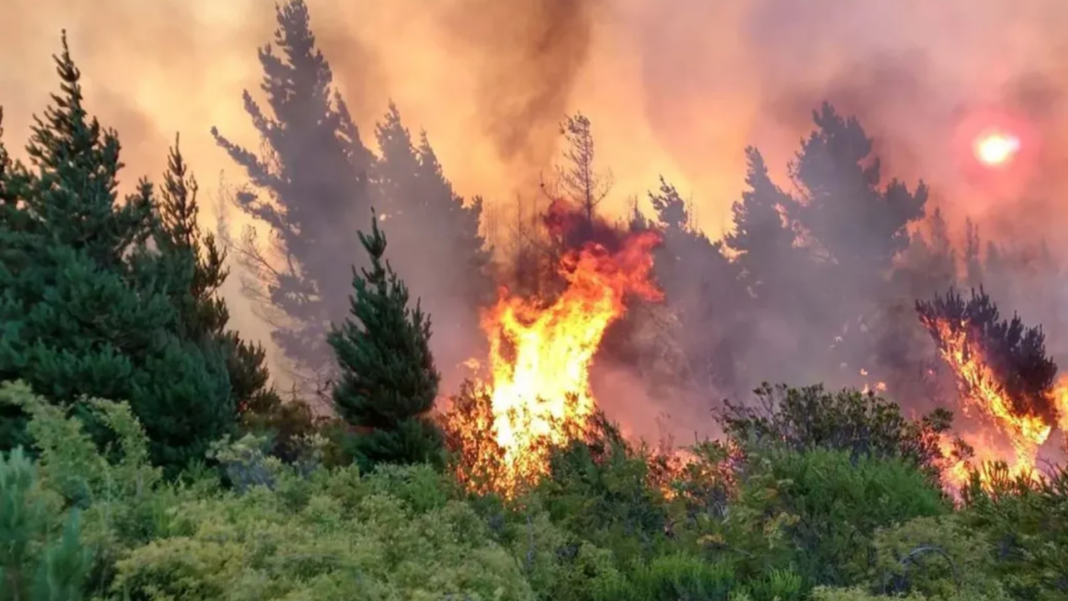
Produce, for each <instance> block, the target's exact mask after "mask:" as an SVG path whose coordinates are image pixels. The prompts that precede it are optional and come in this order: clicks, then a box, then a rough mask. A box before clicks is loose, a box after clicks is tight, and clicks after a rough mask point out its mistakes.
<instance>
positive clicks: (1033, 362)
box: [916, 288, 1057, 475]
mask: <svg viewBox="0 0 1068 601" xmlns="http://www.w3.org/2000/svg"><path fill="white" fill-rule="evenodd" d="M916 311H917V312H918V313H919V318H920V321H921V323H923V325H924V326H925V327H926V328H927V331H928V332H929V333H930V334H931V337H932V338H934V341H935V343H936V344H937V345H938V350H939V353H940V354H941V356H942V358H943V359H944V360H945V361H946V363H948V364H949V366H950V368H952V370H953V372H954V375H955V376H956V380H957V384H958V388H959V391H960V395H961V397H962V399H963V401H964V403H965V413H966V414H967V413H968V410H969V409H972V408H974V409H978V410H979V411H980V413H981V414H982V417H984V418H986V419H987V420H991V421H993V422H994V423H995V424H996V425H997V426H998V428H999V429H1000V430H1001V431H1002V432H1003V433H1004V434H1005V435H1006V436H1008V438H1009V442H1010V443H1011V444H1012V448H1013V450H1014V452H1015V455H1016V458H1015V463H1014V465H1013V466H1012V472H1013V473H1014V474H1017V475H1024V474H1029V473H1031V472H1032V471H1033V468H1034V465H1035V460H1036V458H1037V456H1038V448H1039V447H1040V446H1041V445H1042V444H1043V443H1044V442H1045V441H1046V439H1047V438H1048V437H1049V435H1050V432H1051V431H1052V429H1053V424H1054V423H1055V420H1056V419H1057V416H1056V413H1057V411H1056V408H1055V404H1054V403H1055V400H1054V378H1055V377H1056V375H1057V365H1056V364H1055V363H1054V362H1053V360H1052V359H1050V358H1049V357H1048V356H1047V355H1046V345H1045V335H1044V334H1043V332H1042V328H1041V327H1034V328H1028V327H1026V326H1024V324H1023V321H1022V320H1021V319H1020V317H1019V316H1018V315H1013V317H1012V319H1011V320H1004V319H1001V317H1000V314H999V312H998V308H997V305H995V304H994V302H993V301H992V300H991V299H990V297H989V296H988V295H987V294H986V292H985V291H984V290H983V289H982V288H980V289H979V291H978V292H976V291H975V290H974V289H973V290H972V293H971V298H970V299H969V300H968V301H967V302H965V301H964V299H963V298H962V297H961V295H960V294H958V293H957V292H956V291H955V290H954V289H952V288H950V290H949V292H948V293H947V294H946V295H945V296H940V295H936V296H935V298H934V300H933V301H930V302H926V301H918V302H917V303H916Z"/></svg>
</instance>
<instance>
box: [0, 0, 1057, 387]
mask: <svg viewBox="0 0 1068 601" xmlns="http://www.w3.org/2000/svg"><path fill="white" fill-rule="evenodd" d="M309 6H310V8H311V12H312V19H313V27H314V29H315V31H316V34H317V36H318V38H319V42H320V45H321V46H322V48H323V50H324V52H325V53H326V55H327V56H328V58H329V59H330V60H331V62H332V65H333V68H334V72H335V76H336V80H337V81H338V82H339V85H340V87H341V88H342V91H343V93H344V96H345V98H346V100H347V102H348V103H349V105H350V108H351V110H352V112H353V115H354V117H355V118H356V120H357V122H358V123H359V125H360V127H361V130H362V133H363V137H364V140H365V142H369V141H370V138H371V136H370V133H371V131H372V127H373V124H374V122H375V121H376V120H377V119H378V118H379V117H380V116H381V115H382V114H383V113H384V112H385V110H386V108H387V103H388V101H389V100H390V99H393V100H395V101H396V103H397V104H398V106H399V108H400V110H401V113H402V114H403V115H404V118H405V122H406V124H407V125H408V126H409V127H410V128H412V129H413V131H418V130H420V129H425V130H426V131H428V132H429V134H430V136H431V140H432V141H433V143H434V147H435V150H436V151H437V154H438V157H439V158H440V160H441V163H442V164H443V166H444V169H445V172H446V175H447V176H448V177H449V178H450V179H451V180H452V181H453V183H454V184H455V186H456V189H457V191H458V192H459V193H460V194H462V195H464V196H468V197H469V196H472V195H475V194H481V195H483V196H485V197H486V199H487V202H488V203H489V204H490V205H498V206H509V207H510V206H511V203H512V202H513V199H514V197H515V195H516V194H521V195H527V196H530V195H533V194H536V193H537V192H536V190H532V189H531V185H532V183H533V181H534V180H535V175H536V174H538V173H540V172H541V171H543V170H545V169H546V168H547V167H548V166H549V164H550V163H551V162H552V159H553V155H554V153H555V152H556V150H557V144H558V142H559V138H558V137H557V136H556V127H557V124H558V122H559V121H560V119H561V118H562V117H563V116H564V114H565V113H567V112H571V111H574V110H582V111H583V113H585V114H586V115H588V116H589V117H590V118H591V120H592V121H593V124H594V132H595V135H596V138H597V143H598V148H599V159H600V160H601V164H602V165H604V166H608V167H611V168H612V170H613V171H614V173H615V174H616V178H615V182H616V186H615V190H614V193H613V195H612V197H611V198H609V199H608V200H607V201H606V202H605V203H604V204H603V205H602V206H601V209H602V210H606V211H609V212H611V213H616V214H621V213H622V212H623V211H624V210H626V209H627V208H629V199H630V198H631V197H639V198H644V197H645V191H646V190H648V189H650V188H653V187H655V186H656V177H657V176H658V175H660V174H663V175H664V176H665V177H667V179H668V180H669V181H671V182H672V183H674V184H675V185H676V186H677V187H678V188H679V189H680V191H681V192H682V193H683V194H684V195H685V196H686V197H688V198H691V199H692V202H693V209H694V213H695V219H696V222H697V224H698V225H699V226H700V227H701V228H702V229H703V230H704V231H705V232H707V233H708V234H709V235H710V236H712V237H713V238H716V237H719V236H720V235H721V234H722V233H723V232H724V231H725V230H726V229H727V228H728V227H729V224H730V210H729V207H730V205H731V203H732V202H734V201H735V200H737V199H738V198H739V194H740V191H741V190H742V188H743V185H744V184H743V179H744V173H745V171H744V170H745V164H744V154H743V148H744V147H745V146H746V145H749V144H753V145H756V146H758V147H759V148H760V149H761V151H762V152H763V153H764V156H765V158H766V159H767V161H768V164H769V166H770V167H771V169H772V175H773V177H774V178H775V179H776V180H777V181H778V182H779V183H781V184H784V185H785V184H788V181H787V179H786V165H787V163H788V161H789V160H790V159H791V158H792V157H793V153H794V152H796V150H797V148H798V141H799V139H800V138H801V136H802V135H804V134H806V133H807V132H808V131H809V130H810V129H811V120H810V119H811V111H812V109H814V108H816V106H817V104H818V103H819V102H820V101H822V100H824V99H826V100H830V101H831V102H832V103H835V104H836V106H839V108H840V109H841V110H842V111H843V112H845V113H847V114H855V115H856V116H857V117H858V118H859V119H860V120H861V122H862V123H863V125H864V126H865V128H866V129H867V131H868V132H869V133H870V134H873V135H875V136H876V138H877V140H876V143H877V152H878V153H879V154H880V155H881V156H882V157H883V159H884V161H885V168H886V171H887V172H888V175H892V176H898V177H901V178H903V179H904V180H906V181H908V182H909V183H910V184H912V183H914V182H915V181H916V180H917V179H919V178H921V177H922V178H924V179H925V180H926V181H927V182H929V183H930V184H931V185H932V189H933V197H932V201H931V203H930V205H931V206H930V207H929V208H933V206H940V207H942V208H943V209H944V211H945V213H946V215H947V218H948V220H949V223H950V227H951V228H952V229H953V235H954V237H959V236H960V230H961V229H962V222H963V219H964V218H965V216H971V217H973V218H974V219H976V220H977V222H978V223H979V225H980V228H981V231H982V233H983V235H984V238H985V239H986V240H998V241H1002V242H1004V241H1012V240H1018V239H1025V240H1029V241H1031V240H1036V239H1040V238H1043V237H1044V238H1047V239H1056V238H1055V235H1056V234H1058V233H1059V230H1060V229H1062V227H1063V224H1064V223H1065V217H1066V212H1068V205H1066V204H1064V203H1063V202H1061V197H1063V196H1064V195H1065V193H1068V177H1066V176H1064V175H1062V171H1063V170H1061V169H1059V166H1060V165H1062V164H1063V163H1064V161H1065V160H1066V159H1068V139H1066V133H1065V132H1068V128H1066V127H1065V126H1066V125H1068V122H1066V120H1065V114H1064V109H1063V108H1062V107H1063V95H1064V92H1065V84H1064V79H1063V77H1062V76H1061V73H1062V72H1063V70H1064V68H1065V67H1066V63H1068V61H1066V60H1065V59H1066V58H1068V55H1066V52H1065V46H1064V44H1063V43H1062V42H1061V38H1062V36H1063V33H1062V32H1063V31H1064V30H1065V28H1066V26H1068V6H1066V5H1065V4H1064V3H1063V2H1062V1H1060V0H1032V1H1030V2H1026V3H1020V2H1011V1H1009V0H990V1H987V2H982V3H976V2H974V1H971V0H943V1H941V2H930V1H928V0H872V1H869V2H853V3H843V2H836V1H834V0H812V1H809V2H795V1H793V0H755V1H751V2H745V3H738V2H708V1H707V0H659V1H655V2H654V1H652V0H582V1H578V0H522V1H515V2H492V1H490V0H433V1H428V0H392V1H390V2H372V1H370V0H354V1H350V2H343V3H339V2H327V1H326V0H309ZM273 17H274V14H273V3H271V2H267V1H266V0H229V1H227V2H218V1H215V0H157V1H154V2H144V1H139V0H95V1H94V2H91V3H90V2H70V1H66V0H32V1H31V0H7V1H5V2H4V3H3V7H2V8H0V104H2V105H3V106H4V107H5V116H6V119H7V123H6V125H7V139H6V140H5V142H6V143H7V144H8V146H9V147H10V148H11V149H12V150H13V151H15V152H16V154H17V153H18V151H19V149H20V147H21V145H22V143H23V141H24V140H25V139H26V135H27V133H28V127H29V124H30V123H31V115H32V114H33V113H35V112H39V111H40V110H41V109H42V108H43V107H44V105H45V103H46V102H47V100H48V93H49V92H51V91H52V90H53V89H54V87H55V76H54V71H53V68H52V64H51V63H50V55H51V54H52V53H53V52H55V51H56V50H57V49H58V44H59V30H60V29H61V28H66V29H67V30H68V31H69V34H70V39H71V44H72V50H73V52H74V55H75V58H76V60H77V61H78V63H79V65H80V66H81V68H82V70H83V72H84V74H85V82H86V93H87V96H88V99H89V103H90V106H91V109H92V110H94V111H95V112H96V114H97V115H98V116H99V117H100V119H101V121H102V122H103V123H104V124H105V125H107V126H111V127H114V128H116V129H117V130H119V132H120V135H121V139H122V141H123V145H124V149H125V154H124V161H125V163H126V164H127V165H128V168H127V171H126V172H125V175H124V182H125V183H126V184H132V183H133V181H135V180H136V178H137V177H139V176H141V175H150V176H157V175H158V174H159V173H160V172H161V171H162V169H163V168H164V165H165V157H166V151H167V146H168V144H169V143H170V141H171V140H172V139H173V135H174V132H176V131H181V133H182V141H183V151H184V152H185V153H186V155H187V158H188V159H189V162H190V164H191V165H192V167H193V168H194V170H195V171H196V173H197V175H198V177H199V179H200V180H201V182H202V184H203V185H202V187H203V188H204V189H206V190H210V189H212V188H213V187H214V186H213V184H214V183H215V181H216V180H217V178H218V177H219V176H220V174H222V173H224V172H225V173H226V174H228V176H229V181H230V182H234V181H236V180H237V179H239V177H240V174H239V173H237V172H236V171H235V169H234V165H233V164H232V163H231V162H230V161H229V160H228V159H227V157H225V155H224V154H223V153H222V152H221V151H220V150H219V149H218V148H217V147H216V146H215V144H214V143H213V141H212V140H211V137H210V136H209V133H208V132H209V128H210V127H211V126H212V125H218V126H219V127H220V129H221V130H223V131H226V132H228V134H229V135H230V136H231V137H232V138H233V139H234V140H235V141H236V142H238V143H240V144H242V145H246V146H249V147H253V148H255V147H256V146H257V140H256V139H255V138H254V132H253V131H252V130H251V128H250V127H249V124H248V120H247V116H246V115H245V114H244V112H243V110H242V105H241V100H240V98H241V92H242V90H244V89H249V90H251V91H252V92H253V94H254V95H255V94H256V91H257V88H258V78H259V65H258V63H257V61H256V48H257V47H259V46H261V45H263V44H264V43H266V42H267V41H269V40H270V35H271V30H272V28H273ZM980 113H982V114H996V115H1004V116H1006V118H1007V119H1010V120H1013V121H1014V122H1018V123H1020V124H1022V126H1023V127H1026V128H1027V129H1028V130H1029V131H1033V132H1035V135H1034V136H1033V138H1032V139H1029V140H1027V142H1028V143H1029V144H1030V145H1029V146H1028V147H1027V148H1026V154H1025V156H1024V157H1022V158H1023V159H1025V161H1023V160H1022V161H1021V162H1022V163H1024V164H1022V165H1021V166H1020V167H1019V168H1018V169H1016V170H1015V171H1013V172H1012V173H1006V174H1001V175H997V174H993V175H992V174H984V173H976V172H975V171H974V170H971V169H969V168H967V167H966V166H965V165H966V164H967V162H968V156H967V153H968V147H967V145H968V143H969V141H968V140H967V136H966V135H965V133H966V131H967V128H968V126H969V124H971V123H972V122H973V121H974V120H975V118H974V115H977V114H980ZM962 132H965V133H962ZM211 204H212V203H210V202H206V203H205V205H206V206H205V209H206V210H210V205H211ZM644 208H648V207H644ZM215 217H216V216H214V215H210V214H207V215H205V216H204V218H205V219H206V220H207V223H209V224H210V223H213V221H212V220H213V219H214V218H215ZM1064 248H1068V247H1063V245H1062V246H1060V247H1053V248H1051V249H1050V252H1051V254H1052V255H1053V256H1054V258H1055V259H1057V262H1061V261H1063V260H1064V259H1068V257H1065V256H1064V254H1065V250H1064ZM400 250H402V249H391V251H392V252H398V251H400ZM414 252H417V249H414ZM347 261H348V259H341V258H339V266H338V273H339V277H345V275H344V274H346V273H347V269H346V267H345V265H343V264H340V263H343V262H347ZM1029 273H1032V274H1033V275H1032V276H1031V277H1030V278H1029V279H1027V280H1024V279H1017V280H1014V281H1015V282H1016V284H1014V286H1015V287H1016V289H1015V291H1014V292H1013V294H1012V295H1011V298H1009V296H1010V295H1009V292H1008V291H1006V292H1005V293H1004V294H1001V295H1000V296H999V293H998V291H994V296H995V299H996V300H998V301H999V302H1004V303H1006V304H1007V306H1006V307H1005V310H1007V311H1011V310H1012V309H1019V310H1020V311H1021V312H1022V313H1024V314H1025V316H1026V318H1027V319H1028V320H1029V321H1031V322H1033V323H1038V322H1041V323H1043V324H1045V326H1046V329H1047V332H1048V333H1050V338H1051V340H1050V345H1051V348H1053V349H1055V350H1056V351H1059V352H1064V353H1066V354H1065V355H1062V356H1061V357H1060V358H1061V359H1062V360H1064V359H1068V327H1065V326H1064V325H1063V324H1068V315H1065V314H1064V313H1065V310H1064V309H1063V308H1062V307H1065V306H1068V304H1066V303H1064V302H1060V301H1061V299H1064V298H1068V287H1066V285H1065V279H1064V278H1063V277H1061V276H1060V274H1059V273H1057V272H1055V270H1054V269H1053V268H1052V267H1049V266H1048V265H1045V264H1042V265H1038V264H1033V266H1032V270H1031V271H1030V272H1029ZM232 280H234V281H231V282H230V289H228V290H227V291H226V292H227V294H228V296H229V298H228V300H229V301H230V304H231V306H232V307H233V312H234V314H235V321H236V323H237V325H238V326H239V327H241V328H242V329H243V330H244V331H245V332H246V333H247V334H249V335H250V337H252V338H258V339H261V340H263V341H265V342H266V341H267V340H268V337H267V335H266V332H265V331H264V328H263V326H262V325H261V324H260V323H259V322H258V321H257V320H256V319H255V318H254V317H253V316H252V315H251V312H250V311H249V308H248V306H247V304H246V303H245V301H243V300H242V299H241V298H240V296H239V294H238V293H237V284H236V280H237V278H236V277H235V278H232ZM1008 303H1012V304H1008ZM1053 332H1057V335H1056V336H1054V335H1053ZM1060 332H1064V334H1063V335H1061V334H1060ZM783 338H789V336H787V335H785V334H783ZM764 377H770V378H775V377H777V376H776V374H774V373H771V374H764Z"/></svg>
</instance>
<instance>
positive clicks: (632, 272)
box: [447, 211, 661, 495]
mask: <svg viewBox="0 0 1068 601" xmlns="http://www.w3.org/2000/svg"><path fill="white" fill-rule="evenodd" d="M552 214H553V212H552V211H550V215H552ZM547 221H548V220H547ZM570 224H573V221H572V220H556V221H553V222H550V223H549V225H550V229H552V228H553V227H554V226H555V227H570ZM560 233H561V234H566V232H560ZM659 241H660V238H659V235H658V234H656V233H655V232H652V231H647V232H639V233H635V234H631V235H628V236H626V237H624V238H622V239H621V240H620V241H619V243H618V244H613V245H612V246H614V247H615V248H609V247H608V246H606V245H605V244H601V243H599V242H586V243H585V244H583V245H581V246H580V247H579V248H578V249H573V250H568V251H566V252H564V253H563V255H562V257H561V259H560V260H559V263H558V265H557V272H558V274H559V276H560V277H561V278H562V279H563V281H564V283H565V287H564V289H563V291H562V292H561V293H560V294H559V295H558V296H556V297H555V298H553V299H550V300H544V299H529V298H524V297H521V296H518V295H514V294H512V293H511V292H510V291H509V289H508V288H506V287H502V288H501V289H500V290H499V295H498V302H497V304H496V305H495V306H494V307H492V308H490V309H489V310H487V311H486V312H485V313H484V314H483V319H482V326H483V329H484V330H485V332H486V334H487V336H488V338H489V346H490V355H489V366H488V367H489V369H490V374H489V382H486V383H483V384H479V385H478V386H476V388H477V389H478V390H477V391H469V392H475V395H474V396H475V397H476V398H475V399H474V402H472V403H469V404H468V405H467V406H464V407H456V408H454V411H453V412H452V414H450V416H449V417H448V418H447V429H448V430H449V431H450V433H451V435H452V437H453V439H454V440H453V446H454V447H455V446H459V447H461V448H460V449H459V450H460V454H461V455H462V456H463V458H464V459H463V462H464V463H465V465H463V466H460V467H459V468H458V469H459V471H460V474H459V476H460V478H461V480H464V481H466V482H468V483H469V484H470V485H472V486H474V487H475V488H485V489H490V490H494V491H497V492H499V493H502V494H505V495H509V494H511V493H512V492H513V491H514V490H515V488H516V487H517V486H518V485H520V484H521V483H523V482H533V481H535V480H536V479H537V478H538V477H539V476H542V475H544V473H545V470H546V469H547V461H548V456H547V453H548V452H549V451H550V450H551V449H552V448H553V447H555V446H558V445H561V444H566V443H567V442H569V441H570V440H574V439H575V438H577V437H580V436H581V435H582V434H583V432H584V431H585V428H586V425H587V423H588V420H589V419H590V418H591V417H592V416H593V414H594V412H595V409H596V403H595V401H594V398H593V394H592V392H591V390H590V383H589V370H590V365H591V363H592V361H593V358H594V355H595V353H596V352H597V350H598V347H599V345H600V343H601V340H602V338H603V337H604V334H605V331H606V329H607V328H608V326H609V325H610V324H611V323H612V322H614V321H615V320H617V319H618V318H620V317H621V316H622V315H623V314H624V312H625V310H626V307H625V304H624V300H625V298H626V297H627V295H637V296H640V297H642V298H644V299H647V300H659V299H660V298H661V292H660V291H659V290H658V289H657V288H656V286H655V285H654V284H653V283H652V281H651V277H650V276H651V271H652V268H653V256H652V250H653V248H654V247H655V246H656V245H657V244H658V243H659ZM476 474H478V475H480V476H481V478H479V477H477V476H476ZM476 480H480V483H479V484H477V485H475V484H474V483H475V481H476Z"/></svg>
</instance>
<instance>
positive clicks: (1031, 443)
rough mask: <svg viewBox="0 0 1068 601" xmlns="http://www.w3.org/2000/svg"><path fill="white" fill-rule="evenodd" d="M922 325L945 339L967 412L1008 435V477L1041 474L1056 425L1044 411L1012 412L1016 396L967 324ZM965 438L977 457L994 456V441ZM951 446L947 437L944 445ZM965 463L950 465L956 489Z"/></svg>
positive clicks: (961, 481)
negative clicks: (1041, 459) (1041, 457)
mask: <svg viewBox="0 0 1068 601" xmlns="http://www.w3.org/2000/svg"><path fill="white" fill-rule="evenodd" d="M924 325H926V326H927V327H928V328H930V329H932V331H934V332H936V333H937V338H938V339H939V340H940V341H941V344H940V345H939V352H940V354H941V356H942V358H943V359H944V360H945V361H946V363H948V364H949V366H950V368H951V369H952V370H953V372H954V374H955V375H956V378H957V383H958V385H959V389H960V394H961V398H962V400H963V401H964V410H965V413H966V414H968V413H969V410H970V409H976V410H978V411H979V413H980V416H981V417H983V418H985V419H986V420H988V421H992V422H993V423H994V424H995V425H996V426H997V428H998V429H999V430H1000V431H1001V432H1002V433H1003V434H1004V435H1005V436H1006V437H1007V438H1008V442H1009V444H1010V445H1011V447H1012V452H1013V455H1014V457H1013V461H1012V463H1011V464H1010V466H1009V472H1010V475H1012V476H1014V477H1018V476H1027V477H1032V478H1037V476H1038V474H1037V472H1036V471H1035V463H1036V460H1037V459H1038V450H1039V447H1040V446H1042V444H1043V443H1045V442H1046V440H1047V439H1048V438H1049V435H1050V432H1051V431H1052V430H1053V424H1051V423H1048V422H1047V421H1046V420H1045V419H1044V418H1043V417H1042V416H1040V415H1035V414H1019V413H1017V412H1015V411H1014V410H1013V407H1014V404H1013V403H1012V399H1010V398H1009V396H1008V394H1007V393H1006V391H1005V387H1004V385H1003V384H1002V383H1001V382H1000V381H999V380H998V378H997V376H996V375H995V373H994V371H993V370H992V369H991V368H990V366H989V364H988V363H987V362H986V361H985V359H984V355H983V350H982V348H981V347H980V345H979V344H978V343H977V342H976V341H975V340H973V338H972V336H971V333H970V329H969V328H968V325H967V324H953V323H950V322H949V321H948V320H942V319H935V320H933V321H931V320H926V319H925V320H924ZM955 326H956V327H955ZM967 442H968V443H969V444H970V445H971V446H973V447H975V450H976V455H977V457H976V458H977V459H979V460H980V461H981V462H985V461H989V460H993V459H995V458H996V443H993V442H991V441H986V440H983V439H974V438H973V439H972V440H968V441H967ZM976 443H978V444H976ZM948 444H949V443H948V440H946V441H943V446H944V447H945V446H947V445H948ZM966 467H967V466H966V465H964V463H963V462H958V463H956V464H954V465H952V466H950V468H949V469H948V470H947V473H946V477H947V479H949V480H950V484H952V485H955V486H958V487H959V486H961V485H963V484H964V482H965V480H966V479H967V477H968V471H967V469H966Z"/></svg>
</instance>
